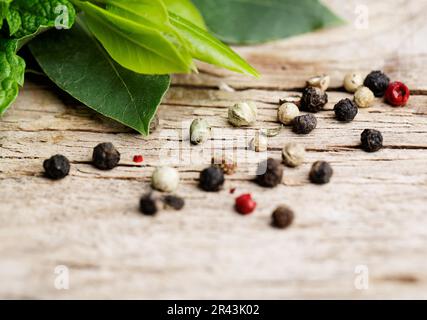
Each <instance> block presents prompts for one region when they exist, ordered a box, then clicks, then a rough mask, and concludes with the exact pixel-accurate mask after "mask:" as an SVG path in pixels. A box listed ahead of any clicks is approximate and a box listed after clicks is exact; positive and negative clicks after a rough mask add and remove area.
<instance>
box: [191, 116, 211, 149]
mask: <svg viewBox="0 0 427 320" xmlns="http://www.w3.org/2000/svg"><path fill="white" fill-rule="evenodd" d="M210 134H211V127H210V126H209V123H208V122H207V121H206V120H205V119H195V120H193V122H192V123H191V126H190V141H191V143H192V144H196V145H197V144H201V143H204V142H206V141H207V140H208V139H209V137H210Z"/></svg>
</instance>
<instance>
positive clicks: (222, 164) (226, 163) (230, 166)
mask: <svg viewBox="0 0 427 320" xmlns="http://www.w3.org/2000/svg"><path fill="white" fill-rule="evenodd" d="M211 164H212V165H213V166H216V167H218V168H220V169H221V170H222V171H223V172H224V174H226V175H232V174H234V173H235V172H236V170H237V163H236V162H235V161H234V159H233V158H231V157H222V158H221V160H219V161H218V158H216V157H213V158H212V160H211Z"/></svg>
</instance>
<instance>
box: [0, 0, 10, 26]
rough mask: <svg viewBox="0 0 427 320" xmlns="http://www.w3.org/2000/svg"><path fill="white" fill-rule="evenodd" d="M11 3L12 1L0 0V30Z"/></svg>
mask: <svg viewBox="0 0 427 320" xmlns="http://www.w3.org/2000/svg"><path fill="white" fill-rule="evenodd" d="M11 1H12V0H0V29H1V27H2V26H3V20H4V19H6V16H7V13H8V11H9V4H10V2H11Z"/></svg>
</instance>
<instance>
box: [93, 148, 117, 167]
mask: <svg viewBox="0 0 427 320" xmlns="http://www.w3.org/2000/svg"><path fill="white" fill-rule="evenodd" d="M119 161H120V153H119V152H118V151H117V150H116V148H114V146H113V144H112V143H110V142H106V143H100V144H98V145H97V146H96V147H95V148H94V149H93V155H92V162H93V165H94V166H95V167H97V168H98V169H100V170H111V169H113V168H115V167H116V166H117V164H118V163H119Z"/></svg>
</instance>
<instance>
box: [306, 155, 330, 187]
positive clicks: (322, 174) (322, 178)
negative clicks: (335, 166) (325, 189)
mask: <svg viewBox="0 0 427 320" xmlns="http://www.w3.org/2000/svg"><path fill="white" fill-rule="evenodd" d="M332 174H333V170H332V167H331V165H330V164H329V163H327V162H326V161H316V162H315V163H313V166H312V167H311V171H310V181H311V182H313V183H315V184H325V183H328V182H329V181H330V180H331V177H332Z"/></svg>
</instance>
